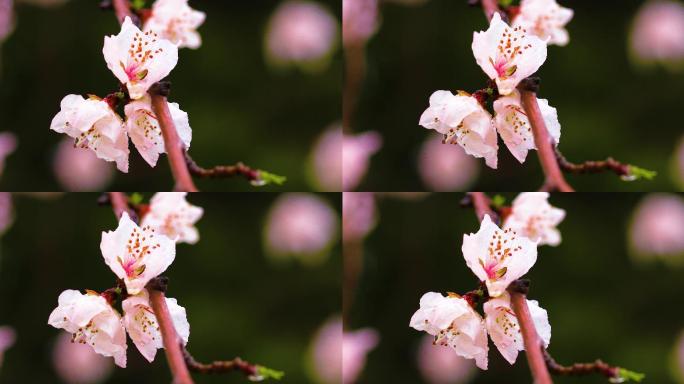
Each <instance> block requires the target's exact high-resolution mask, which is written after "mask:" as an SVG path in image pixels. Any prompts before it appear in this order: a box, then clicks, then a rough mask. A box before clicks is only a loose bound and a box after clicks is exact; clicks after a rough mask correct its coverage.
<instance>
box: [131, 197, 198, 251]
mask: <svg viewBox="0 0 684 384" xmlns="http://www.w3.org/2000/svg"><path fill="white" fill-rule="evenodd" d="M186 195H187V193H184V192H159V193H157V194H155V195H154V196H153V197H152V199H150V210H149V212H148V213H147V214H146V215H145V216H144V217H143V221H142V224H143V226H146V225H149V226H150V227H152V228H154V229H155V230H157V231H158V232H159V233H161V234H163V235H166V236H167V237H169V238H170V239H175V240H176V242H178V243H181V242H184V243H188V244H195V243H196V242H197V241H198V240H199V233H198V232H197V229H196V228H195V227H194V225H195V223H196V222H197V221H198V220H199V219H200V218H201V217H202V214H203V213H204V210H203V209H202V208H200V207H196V206H194V205H191V204H189V203H188V202H187V201H186V200H185V197H186Z"/></svg>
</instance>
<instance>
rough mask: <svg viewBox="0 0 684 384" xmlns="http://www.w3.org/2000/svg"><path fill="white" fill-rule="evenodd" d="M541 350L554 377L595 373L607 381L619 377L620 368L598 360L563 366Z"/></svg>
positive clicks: (545, 351) (544, 350)
mask: <svg viewBox="0 0 684 384" xmlns="http://www.w3.org/2000/svg"><path fill="white" fill-rule="evenodd" d="M541 350H542V354H543V355H544V361H545V363H546V366H547V367H548V368H549V370H550V371H551V373H553V374H554V375H558V376H581V375H590V374H592V373H597V374H599V375H602V376H605V377H607V378H609V379H615V378H618V377H619V376H620V367H614V366H612V365H610V364H608V363H605V362H603V361H601V360H600V359H598V360H596V361H594V362H593V363H575V364H573V365H570V366H564V365H560V364H558V363H557V362H556V360H554V359H553V357H552V356H551V354H549V352H548V351H547V350H546V349H545V348H542V349H541Z"/></svg>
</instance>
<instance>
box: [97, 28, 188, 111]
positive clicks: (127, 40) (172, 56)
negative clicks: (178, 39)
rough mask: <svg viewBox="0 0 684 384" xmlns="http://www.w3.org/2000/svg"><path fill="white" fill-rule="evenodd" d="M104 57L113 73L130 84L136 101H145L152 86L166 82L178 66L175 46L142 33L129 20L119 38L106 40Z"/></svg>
mask: <svg viewBox="0 0 684 384" xmlns="http://www.w3.org/2000/svg"><path fill="white" fill-rule="evenodd" d="M102 54H103V55H104V58H105V61H106V62H107V67H108V68H109V70H110V71H112V73H114V76H116V78H117V79H119V81H120V82H121V83H123V84H126V87H127V88H128V93H129V95H130V97H131V99H133V100H136V99H139V98H141V97H143V96H144V95H145V93H146V92H147V90H148V89H149V88H150V86H152V84H154V83H156V82H158V81H159V80H162V79H163V78H165V77H166V76H167V75H168V74H169V73H170V72H171V70H173V68H174V67H175V66H176V64H177V63H178V47H177V46H176V45H175V44H173V43H171V42H170V41H168V40H166V39H163V38H161V37H158V36H157V34H156V33H154V32H151V31H147V32H142V31H141V30H140V29H138V27H136V26H135V25H133V22H132V21H131V19H130V18H129V17H126V19H125V20H124V23H123V24H122V25H121V32H120V33H119V34H118V35H116V36H106V37H105V40H104V47H103V48H102Z"/></svg>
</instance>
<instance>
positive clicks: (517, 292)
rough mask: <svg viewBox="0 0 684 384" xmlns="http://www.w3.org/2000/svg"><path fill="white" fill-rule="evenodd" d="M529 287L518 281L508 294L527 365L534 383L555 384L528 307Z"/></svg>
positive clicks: (512, 285) (527, 283) (525, 282)
mask: <svg viewBox="0 0 684 384" xmlns="http://www.w3.org/2000/svg"><path fill="white" fill-rule="evenodd" d="M528 285H529V282H528V281H525V280H516V281H514V282H513V283H511V285H510V286H509V287H508V292H509V293H510V295H511V306H512V307H513V312H515V316H516V318H517V319H518V324H519V325H520V331H521V332H522V337H523V343H524V344H525V355H526V356H527V363H528V365H529V367H530V372H532V378H533V379H534V383H535V384H551V383H553V381H552V380H551V374H550V373H549V370H548V368H547V366H546V361H545V359H544V356H543V354H542V350H544V344H543V343H542V341H541V339H540V338H539V335H538V334H537V329H536V328H535V326H534V321H533V320H532V315H531V314H530V309H529V308H528V307H527V297H526V294H527V288H528Z"/></svg>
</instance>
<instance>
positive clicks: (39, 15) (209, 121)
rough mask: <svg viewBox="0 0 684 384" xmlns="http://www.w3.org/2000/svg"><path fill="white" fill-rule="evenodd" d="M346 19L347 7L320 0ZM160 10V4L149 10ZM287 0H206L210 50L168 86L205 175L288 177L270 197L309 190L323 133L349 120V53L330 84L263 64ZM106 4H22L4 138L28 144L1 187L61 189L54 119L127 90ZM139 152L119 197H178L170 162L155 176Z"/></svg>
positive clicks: (189, 60)
mask: <svg viewBox="0 0 684 384" xmlns="http://www.w3.org/2000/svg"><path fill="white" fill-rule="evenodd" d="M317 2H318V3H321V4H323V5H325V6H326V7H327V8H328V9H329V10H330V11H331V12H333V14H334V15H336V16H337V17H338V18H339V17H341V16H340V13H341V10H340V9H339V8H340V7H339V0H317ZM149 3H150V2H149V1H148V4H149ZM280 3H281V1H280V0H259V1H209V0H194V1H191V3H190V4H191V6H192V7H193V8H196V9H198V10H201V11H203V12H205V13H206V14H207V19H206V21H205V23H204V24H203V25H202V26H201V27H200V29H199V32H200V34H201V35H202V39H203V44H202V47H200V49H198V50H191V49H182V50H180V52H179V62H178V65H177V66H176V68H175V69H174V70H173V71H172V72H171V74H170V76H169V77H168V79H169V80H170V81H171V82H172V83H173V87H172V92H171V96H170V97H169V99H170V101H172V102H177V103H179V104H180V107H181V109H183V110H184V111H186V112H188V114H189V116H190V126H191V127H192V128H193V140H192V145H191V149H190V154H191V155H192V156H193V157H194V159H195V160H196V161H197V162H198V163H199V164H200V165H202V166H205V167H209V166H213V165H219V164H233V163H236V162H238V161H243V162H245V163H246V164H248V165H250V166H253V167H255V168H261V169H265V170H267V171H270V172H273V173H276V174H280V175H285V176H287V177H288V181H287V183H286V184H285V185H284V186H282V187H267V188H268V189H269V190H298V191H299V190H308V189H311V187H310V186H309V185H308V184H307V182H306V169H305V166H304V164H305V162H306V160H307V157H308V153H309V151H310V148H311V147H312V145H313V143H314V141H315V139H316V137H317V136H318V134H320V133H321V132H323V130H324V129H325V128H326V127H327V126H328V125H329V124H331V123H333V122H335V121H337V120H339V118H340V114H341V106H340V93H341V73H342V69H341V68H342V67H341V55H340V53H339V50H337V51H336V52H335V57H334V58H333V60H332V63H331V65H330V66H329V67H328V68H327V70H325V71H323V72H321V73H318V74H309V73H304V72H302V71H300V70H296V69H293V70H284V71H274V70H273V69H271V68H270V67H269V66H268V65H267V63H266V60H265V57H264V54H263V37H264V30H265V27H266V24H267V22H268V20H269V17H270V16H271V14H272V12H273V11H274V10H275V9H276V8H277V6H278V5H279V4H280ZM98 4H99V2H98V1H95V0H70V1H68V2H67V3H66V4H64V5H63V6H61V7H57V8H53V9H43V8H38V7H34V6H31V5H26V4H19V5H18V6H17V17H16V21H17V28H16V30H15V31H14V33H13V34H12V35H10V37H9V39H8V40H7V41H6V42H5V43H4V44H3V45H2V70H1V72H0V130H2V131H11V132H14V133H15V134H16V135H18V139H19V147H18V149H17V151H16V152H15V153H14V154H12V155H11V157H10V158H9V160H8V164H7V168H6V170H5V173H4V174H3V176H2V181H1V182H0V188H1V189H3V190H13V191H55V190H62V189H63V188H62V187H61V186H59V185H58V184H57V181H56V180H55V179H54V176H53V173H52V157H53V152H54V149H55V146H56V144H57V143H58V142H59V140H60V139H62V138H63V137H65V135H62V134H58V133H56V132H53V131H50V130H49V128H50V121H51V120H52V118H53V117H54V115H55V114H56V113H57V112H58V111H59V102H60V100H61V99H62V98H63V97H64V96H65V95H67V94H70V93H76V94H86V93H92V94H97V95H100V96H106V95H107V94H108V93H110V92H113V91H116V90H117V88H118V83H117V80H116V78H115V77H114V76H113V75H112V74H111V73H110V71H109V70H108V69H107V66H106V64H105V61H104V58H103V56H102V42H103V39H104V36H105V35H112V34H117V33H118V31H119V27H118V24H117V22H116V18H115V17H114V14H113V12H111V11H101V10H100V9H99V7H98ZM134 152H136V151H135V150H134V148H133V147H132V146H131V167H130V170H129V173H128V174H122V173H120V172H118V173H117V176H116V178H115V180H114V182H113V184H112V185H111V187H110V188H109V190H146V191H155V190H168V189H169V188H171V186H172V185H173V182H172V179H171V174H170V171H169V168H168V162H167V160H166V157H165V156H163V157H162V158H161V159H160V160H159V163H158V165H157V167H156V168H150V167H149V166H148V165H147V164H146V163H145V162H144V161H143V160H142V158H141V157H140V155H139V154H137V152H136V153H135V154H134ZM197 184H198V187H199V188H200V189H201V190H221V191H225V190H252V189H254V187H252V186H250V185H249V183H248V182H246V181H245V180H241V179H231V180H198V181H197Z"/></svg>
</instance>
